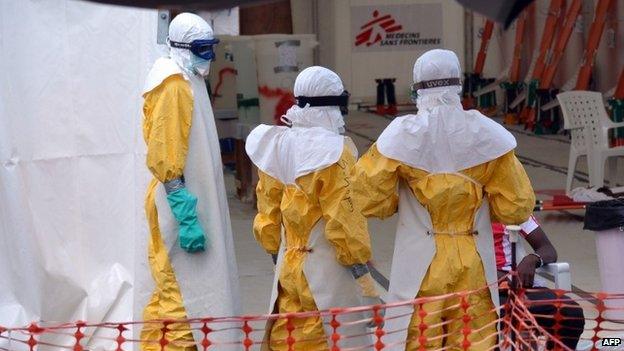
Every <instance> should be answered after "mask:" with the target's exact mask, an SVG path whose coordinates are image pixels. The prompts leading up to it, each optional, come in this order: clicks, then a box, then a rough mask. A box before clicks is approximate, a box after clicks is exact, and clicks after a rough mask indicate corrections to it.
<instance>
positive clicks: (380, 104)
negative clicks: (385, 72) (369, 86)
mask: <svg viewBox="0 0 624 351" xmlns="http://www.w3.org/2000/svg"><path fill="white" fill-rule="evenodd" d="M375 82H377V109H376V111H375V113H377V114H378V115H381V116H384V115H385V114H386V106H385V96H386V84H385V83H384V80H383V79H375Z"/></svg>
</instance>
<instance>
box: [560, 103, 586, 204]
mask: <svg viewBox="0 0 624 351" xmlns="http://www.w3.org/2000/svg"><path fill="white" fill-rule="evenodd" d="M578 93H580V92H578V91H568V92H565V93H560V94H557V100H558V101H559V104H560V105H561V113H562V114H563V128H564V129H565V130H568V131H569V132H570V135H571V137H572V142H571V144H570V155H569V156H568V174H567V177H566V187H565V190H566V194H567V195H568V196H569V195H570V191H571V190H572V182H573V181H574V172H575V171H576V165H577V163H578V158H579V157H581V156H587V152H588V146H587V141H586V140H585V126H586V125H587V119H586V118H585V115H586V113H587V109H588V108H589V106H588V105H587V104H586V103H585V102H584V101H585V98H584V97H583V96H582V95H579V94H578ZM587 168H588V169H589V171H590V172H591V167H590V165H589V158H588V159H587Z"/></svg>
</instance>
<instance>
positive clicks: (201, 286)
mask: <svg viewBox="0 0 624 351" xmlns="http://www.w3.org/2000/svg"><path fill="white" fill-rule="evenodd" d="M159 65H160V66H159ZM172 65H175V63H174V62H173V61H171V60H169V59H160V60H158V61H157V62H156V64H155V65H154V68H153V69H152V70H153V71H154V70H157V69H159V67H161V68H162V71H161V72H160V73H159V72H150V78H148V88H149V84H150V82H151V83H152V84H154V83H153V82H154V81H155V82H158V81H160V82H162V80H164V79H165V78H167V77H168V76H170V75H171V74H176V73H181V74H183V75H184V77H185V78H186V79H187V80H188V81H189V82H190V84H191V89H192V92H193V116H192V121H191V130H190V135H189V150H188V154H187V157H186V166H185V168H184V178H185V181H186V187H187V189H188V190H189V192H190V193H192V194H194V195H195V196H197V198H198V201H197V216H198V219H199V222H200V223H201V226H202V228H203V229H204V231H205V232H206V236H207V238H208V241H209V242H210V245H209V246H208V247H207V250H206V251H204V252H201V253H193V254H189V253H187V252H185V251H184V250H182V249H181V248H180V245H179V243H178V223H177V221H176V220H175V218H174V217H173V214H172V212H171V209H170V207H169V203H168V202H167V195H166V192H165V188H164V186H162V185H161V184H159V185H158V186H157V188H156V207H157V209H158V222H159V226H160V230H161V233H162V236H163V239H164V242H165V245H166V246H167V248H168V249H169V259H170V261H171V264H172V266H173V271H174V272H175V275H176V280H177V282H178V285H179V286H180V290H181V293H182V299H183V302H184V307H185V309H186V313H187V316H188V317H189V318H197V317H223V316H235V315H239V314H240V313H241V310H240V306H241V301H240V292H239V286H238V272H237V266H236V257H235V255H234V244H233V239H232V228H231V224H230V212H229V209H228V204H227V194H226V191H225V185H224V181H223V169H222V163H221V152H220V148H219V139H218V136H217V132H216V127H215V122H214V116H213V113H212V107H211V105H210V100H209V98H208V93H207V90H206V85H205V83H204V80H203V78H202V77H199V76H196V75H186V74H185V73H184V72H182V71H181V70H180V69H179V68H178V69H177V71H176V68H177V65H175V66H172ZM154 77H156V78H154ZM158 84H159V83H158ZM150 278H151V277H150ZM151 286H152V287H153V283H152V284H151ZM152 291H153V288H152V290H150V291H149V292H148V294H147V295H150V294H151V293H152ZM144 306H145V303H143V304H141V308H142V307H144ZM225 326H226V325H224V324H219V325H218V326H216V325H215V328H219V329H220V328H222V327H225ZM239 327H240V326H239ZM193 335H194V338H195V341H196V342H199V341H201V340H202V339H203V337H204V335H203V333H202V332H201V331H194V332H193ZM240 335H241V334H240V331H238V330H234V331H228V332H218V333H215V334H211V335H209V338H210V339H211V340H213V341H214V340H216V341H221V342H223V341H240V339H241V337H240ZM223 348H224V347H223V346H220V347H219V349H223Z"/></svg>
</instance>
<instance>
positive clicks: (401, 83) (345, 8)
mask: <svg viewBox="0 0 624 351" xmlns="http://www.w3.org/2000/svg"><path fill="white" fill-rule="evenodd" d="M435 2H436V3H441V4H442V8H443V19H442V28H443V47H444V48H447V49H451V50H454V51H455V52H456V53H457V55H458V57H459V59H460V61H462V64H463V59H464V10H463V8H462V7H461V6H460V5H458V4H457V3H456V2H455V1H453V0H442V1H435ZM426 3H432V1H431V0H348V1H346V0H345V1H333V0H319V1H318V17H319V33H318V37H319V43H320V47H319V51H320V52H319V57H320V64H321V65H324V66H327V67H329V68H332V69H334V70H336V72H337V73H338V74H339V75H340V77H341V78H342V79H343V81H344V83H345V86H346V87H347V89H348V90H349V92H351V94H352V97H353V100H354V101H355V100H357V99H364V100H366V101H369V102H371V101H372V102H374V101H375V100H374V99H375V95H376V84H375V78H385V77H395V78H397V81H396V83H395V86H396V93H397V98H398V99H399V102H401V101H403V102H407V101H408V93H409V87H410V86H411V84H412V83H413V82H412V68H413V65H414V62H415V61H416V59H417V58H418V56H419V55H420V54H422V52H423V51H387V52H358V53H356V52H352V41H353V40H354V38H355V34H356V33H351V18H350V17H351V11H350V7H351V6H359V5H398V4H426Z"/></svg>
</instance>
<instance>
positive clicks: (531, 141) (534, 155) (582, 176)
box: [226, 111, 624, 314]
mask: <svg viewBox="0 0 624 351" xmlns="http://www.w3.org/2000/svg"><path fill="white" fill-rule="evenodd" d="M345 121H346V123H347V133H346V134H347V135H349V136H350V137H352V138H353V140H354V141H355V143H356V145H357V146H358V149H359V151H360V154H362V153H363V152H365V151H366V149H367V148H368V147H369V146H370V145H371V144H372V142H373V141H374V140H376V138H377V136H378V135H379V134H380V133H381V131H382V130H383V129H384V128H385V127H386V126H387V125H388V124H389V123H390V119H388V118H384V117H380V116H378V115H375V114H371V113H366V112H361V111H352V112H350V113H349V115H348V116H347V117H346V118H345ZM510 130H511V131H512V133H513V134H514V135H515V137H516V139H517V141H518V148H517V150H516V153H517V156H518V157H519V159H520V160H521V161H522V163H523V164H524V166H525V168H526V170H527V173H528V174H529V177H530V178H531V181H532V183H533V187H534V189H535V190H536V191H539V190H544V189H562V188H564V185H565V176H566V171H567V162H568V149H569V141H568V138H567V137H565V136H536V135H534V134H533V133H530V132H526V131H524V130H522V128H521V127H512V128H510ZM621 166H622V165H620V167H621ZM620 169H622V168H620ZM620 176H621V174H620ZM577 178H578V179H579V181H577V182H576V183H575V186H585V185H587V167H586V164H585V162H584V161H581V162H579V168H578V170H577ZM226 179H227V183H228V184H227V187H228V190H229V193H230V198H229V204H230V211H231V217H232V226H233V232H234V243H235V246H236V255H237V260H238V267H239V274H240V283H241V289H242V295H243V311H244V312H245V313H246V314H258V313H267V312H268V311H267V306H268V300H269V295H270V288H271V284H272V279H273V263H272V261H271V258H270V257H269V255H267V254H266V253H265V252H264V251H263V250H262V249H261V248H260V247H259V246H258V245H257V243H256V242H255V240H254V238H253V235H252V232H251V227H252V220H253V216H254V215H255V210H254V209H253V206H252V205H250V204H244V203H241V202H240V201H239V200H238V199H236V198H235V197H234V192H233V189H234V181H233V176H232V175H229V174H228V175H227V177H226ZM619 181H620V182H622V181H624V180H623V179H619ZM582 214H583V212H582V211H581V212H579V211H576V212H556V211H550V212H537V213H536V216H537V218H538V220H539V221H540V223H541V225H542V227H543V228H544V230H545V231H546V233H547V234H548V236H549V237H550V240H551V241H552V243H553V245H554V246H555V248H556V249H557V251H558V254H559V261H562V262H569V263H570V266H571V271H572V284H573V285H574V287H575V289H580V290H583V291H588V292H592V291H599V290H600V289H601V285H600V276H599V271H598V263H597V261H596V249H595V241H594V240H595V239H594V234H593V233H592V232H589V231H584V230H583V223H582V219H580V218H582ZM395 226H396V216H395V217H393V218H390V219H388V220H385V221H379V220H371V221H369V227H370V233H371V238H372V243H373V252H374V264H375V266H376V267H377V269H378V270H379V271H380V272H381V273H382V274H384V275H385V276H386V277H387V276H388V275H389V272H390V263H391V260H392V252H393V248H394V235H393V234H392V233H394V230H395Z"/></svg>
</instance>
